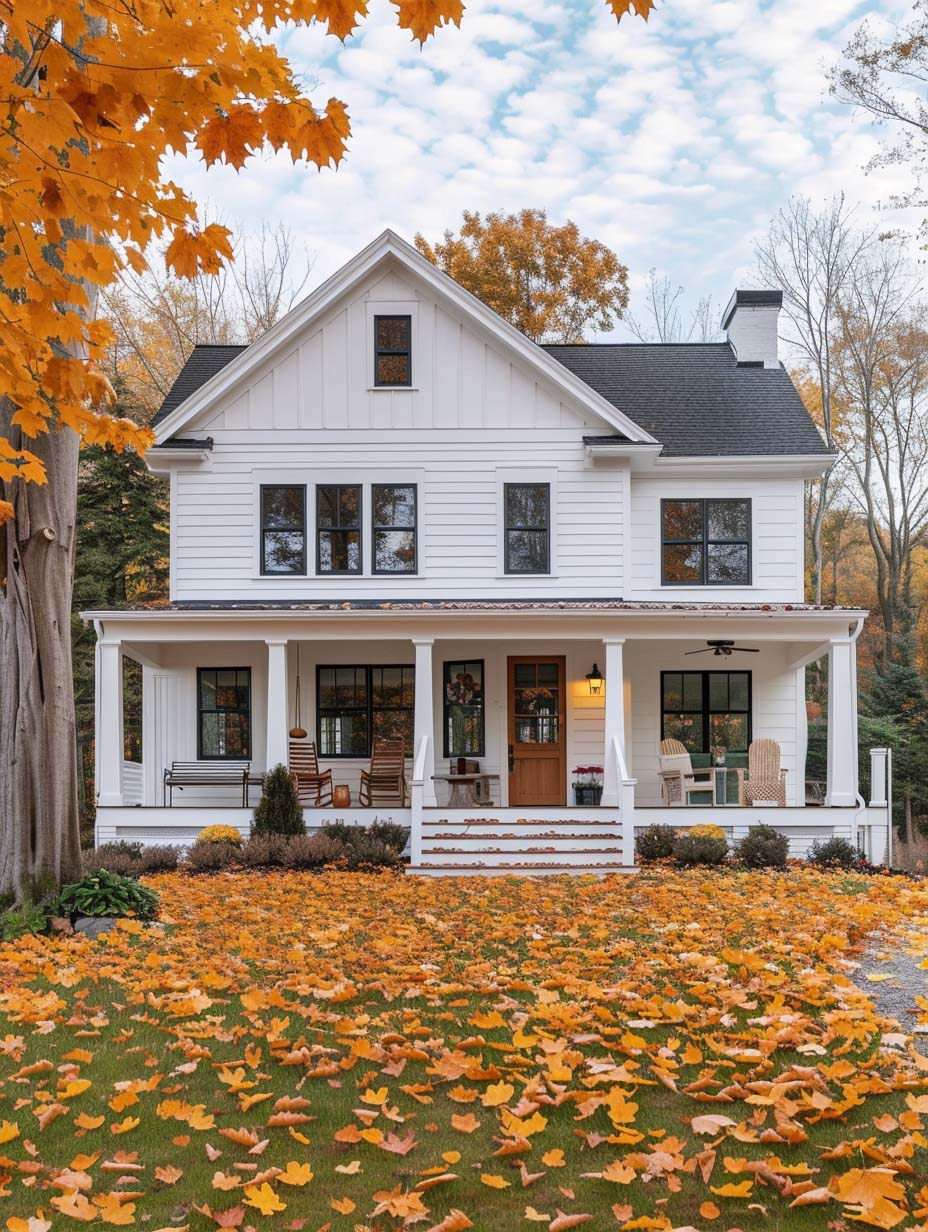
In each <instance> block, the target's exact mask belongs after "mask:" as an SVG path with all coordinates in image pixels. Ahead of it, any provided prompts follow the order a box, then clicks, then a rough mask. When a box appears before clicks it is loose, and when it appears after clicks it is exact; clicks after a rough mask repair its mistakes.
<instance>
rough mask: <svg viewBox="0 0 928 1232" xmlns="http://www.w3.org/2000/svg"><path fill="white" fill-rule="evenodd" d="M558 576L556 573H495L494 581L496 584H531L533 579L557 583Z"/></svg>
mask: <svg viewBox="0 0 928 1232" xmlns="http://www.w3.org/2000/svg"><path fill="white" fill-rule="evenodd" d="M559 576H560V574H557V573H497V575H496V580H497V581H498V582H531V581H533V580H534V579H535V578H538V579H539V580H542V581H555V582H556V581H557V579H558V577H559Z"/></svg>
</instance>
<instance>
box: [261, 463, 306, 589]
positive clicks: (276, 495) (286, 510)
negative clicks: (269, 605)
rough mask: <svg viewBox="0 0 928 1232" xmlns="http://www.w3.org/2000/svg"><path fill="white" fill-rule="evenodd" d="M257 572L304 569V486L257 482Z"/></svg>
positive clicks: (270, 572)
mask: <svg viewBox="0 0 928 1232" xmlns="http://www.w3.org/2000/svg"><path fill="white" fill-rule="evenodd" d="M261 572H262V573H265V574H272V575H273V574H288V573H300V574H302V573H305V572H306V488H305V487H304V486H303V485H302V484H298V485H294V486H283V485H277V484H262V485H261Z"/></svg>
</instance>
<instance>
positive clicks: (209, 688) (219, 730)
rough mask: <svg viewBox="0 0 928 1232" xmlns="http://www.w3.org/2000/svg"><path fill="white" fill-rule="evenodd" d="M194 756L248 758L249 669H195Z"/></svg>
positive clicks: (249, 741)
mask: <svg viewBox="0 0 928 1232" xmlns="http://www.w3.org/2000/svg"><path fill="white" fill-rule="evenodd" d="M197 757H198V758H199V759H200V760H201V761H207V760H209V761H216V760H221V759H222V758H235V759H241V760H246V761H247V760H248V759H249V758H250V757H251V668H250V667H200V668H198V669H197Z"/></svg>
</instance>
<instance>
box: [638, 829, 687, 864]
mask: <svg viewBox="0 0 928 1232" xmlns="http://www.w3.org/2000/svg"><path fill="white" fill-rule="evenodd" d="M676 834H677V832H676V830H674V828H673V826H659V825H657V824H654V825H650V826H648V827H647V829H646V830H642V831H641V833H640V834H639V835H638V837H637V838H636V839H635V852H636V854H637V856H638V859H639V860H640V861H641V863H642V864H650V863H652V861H654V860H666V859H667V857H668V856H672V855H673V843H674V839H675V838H676Z"/></svg>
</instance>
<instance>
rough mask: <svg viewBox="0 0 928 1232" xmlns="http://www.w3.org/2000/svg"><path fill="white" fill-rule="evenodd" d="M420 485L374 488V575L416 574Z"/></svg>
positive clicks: (390, 484) (378, 485)
mask: <svg viewBox="0 0 928 1232" xmlns="http://www.w3.org/2000/svg"><path fill="white" fill-rule="evenodd" d="M416 504H417V501H416V485H415V484H414V483H403V484H395V483H375V484H373V485H372V486H371V506H372V514H371V517H372V522H373V526H372V533H373V540H374V549H373V550H374V573H415V572H416V568H417V564H416Z"/></svg>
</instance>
